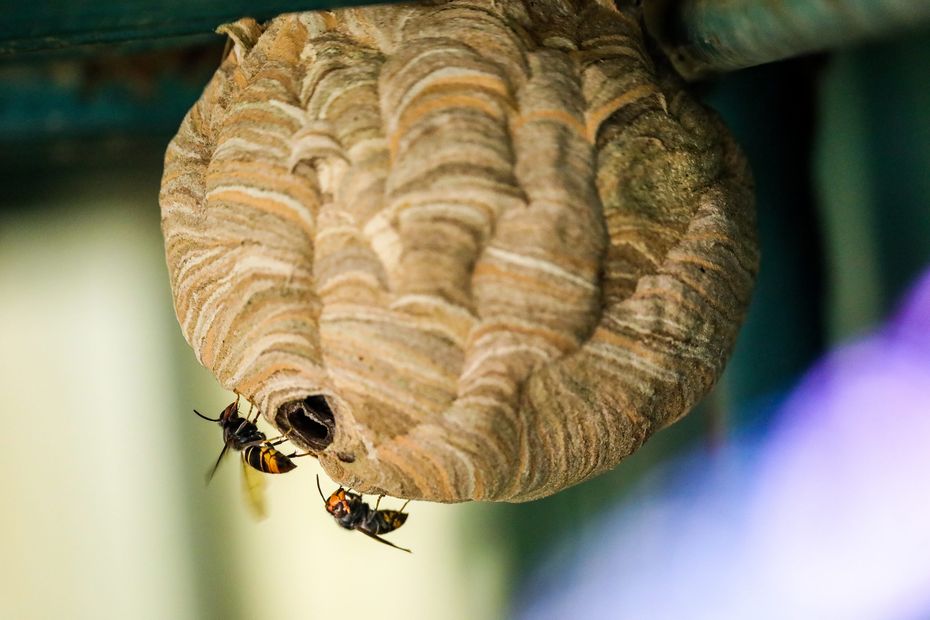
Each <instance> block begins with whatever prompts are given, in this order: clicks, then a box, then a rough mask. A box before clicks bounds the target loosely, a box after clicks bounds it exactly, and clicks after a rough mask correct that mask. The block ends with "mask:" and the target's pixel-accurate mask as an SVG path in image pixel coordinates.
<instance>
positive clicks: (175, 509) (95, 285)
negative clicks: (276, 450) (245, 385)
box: [0, 34, 930, 620]
mask: <svg viewBox="0 0 930 620" xmlns="http://www.w3.org/2000/svg"><path fill="white" fill-rule="evenodd" d="M222 46H223V41H222V40H220V39H219V38H216V39H213V38H210V39H208V40H197V41H195V42H194V44H192V45H188V46H186V47H183V48H177V47H171V48H168V49H165V50H162V51H159V50H154V51H153V50H150V49H149V50H145V51H137V50H133V49H131V48H120V49H112V48H98V49H94V50H92V51H91V52H88V53H82V54H78V55H74V54H68V55H54V56H51V57H50V56H35V55H28V56H25V57H23V56H10V57H6V58H5V59H0V85H2V88H0V188H2V189H0V394H2V396H3V407H2V413H0V420H2V425H3V428H4V429H5V436H6V437H5V439H4V441H3V443H2V450H0V462H2V465H3V467H2V470H0V471H2V473H0V481H2V489H3V490H4V491H5V492H6V498H5V502H4V505H5V509H4V510H3V513H2V518H0V548H2V549H3V550H4V553H3V557H4V559H5V560H6V561H5V562H4V563H3V567H2V568H0V618H98V619H99V618H134V619H136V618H153V619H154V618H227V619H236V618H259V617H278V616H280V617H298V618H323V617H347V616H359V615H365V616H372V617H377V618H379V620H389V619H392V618H408V619H409V618H439V617H441V618H500V617H506V616H507V614H508V605H509V600H510V598H509V597H510V595H511V593H513V592H514V591H515V589H516V588H518V587H519V586H520V583H521V580H522V579H523V577H524V576H525V575H526V574H527V572H528V571H530V570H532V569H533V567H534V566H536V565H537V564H538V563H539V562H541V561H543V560H544V558H545V557H546V553H547V551H549V550H551V549H553V548H554V546H555V545H556V544H557V543H562V544H564V543H565V542H568V543H570V542H571V541H572V540H573V539H575V538H577V537H578V536H579V535H580V531H581V529H582V528H583V526H584V524H585V523H586V522H589V521H590V520H591V519H594V518H596V517H597V516H598V515H599V514H601V513H602V512H603V511H604V510H605V509H606V508H608V507H609V506H611V505H614V504H616V503H618V502H622V501H623V498H624V494H625V493H626V492H627V491H628V490H629V489H630V487H631V485H632V484H633V483H634V482H636V481H638V480H640V479H641V478H642V477H643V475H644V474H646V473H647V472H649V471H650V469H651V468H653V467H654V466H656V465H657V464H660V463H662V462H663V461H664V460H666V459H668V458H669V457H670V456H671V455H674V454H676V453H677V452H679V451H681V450H684V449H687V448H688V447H689V446H693V445H694V444H696V443H698V442H710V443H715V442H721V441H726V438H727V435H728V434H729V433H731V432H733V430H735V429H743V428H750V427H753V426H758V425H763V424H764V423H765V413H766V411H768V407H767V405H768V404H770V403H772V402H775V401H777V399H778V397H779V394H781V393H782V391H783V390H784V389H786V388H787V387H788V386H790V385H791V383H792V381H793V380H794V379H795V378H796V377H797V376H798V374H799V373H800V372H801V371H803V369H804V368H806V367H807V366H808V365H809V364H810V362H811V361H812V360H814V359H815V358H816V357H817V356H818V355H820V354H821V353H822V352H823V351H824V350H825V348H826V347H829V346H830V345H831V344H834V343H837V342H841V341H844V340H846V339H848V338H850V337H852V336H854V335H855V334H857V333H860V332H861V331H862V330H864V329H866V328H867V327H869V326H870V325H872V324H874V322H875V321H876V320H877V319H878V318H879V317H881V316H882V315H883V314H884V313H886V312H887V311H888V310H889V309H890V307H891V303H892V302H893V300H894V299H896V298H897V297H898V296H899V295H900V294H901V293H902V292H903V291H904V290H905V288H906V286H907V284H908V283H909V282H910V281H911V279H912V278H914V277H915V276H916V275H917V274H918V273H919V271H920V270H921V268H922V267H924V266H925V265H927V264H928V263H930V243H928V240H930V209H928V206H930V88H928V84H930V36H927V34H922V35H912V36H908V37H902V38H899V39H896V40H893V41H884V42H878V43H873V44H869V45H865V46H860V47H857V48H855V49H851V50H845V51H839V52H835V53H832V54H830V55H821V56H815V57H808V58H802V59H797V60H792V61H786V62H782V63H777V64H772V65H768V66H763V67H759V68H755V69H748V70H744V71H740V72H737V73H734V74H731V75H727V76H724V77H721V78H718V79H716V80H712V81H708V82H704V83H701V84H698V85H696V90H697V92H698V93H699V94H700V95H701V96H702V97H703V98H704V99H705V100H706V101H708V102H709V103H710V104H711V105H712V106H714V107H715V108H717V109H718V110H719V111H720V113H721V114H722V115H723V116H724V117H725V119H726V120H727V122H728V124H729V125H730V126H731V128H732V129H733V131H734V133H735V134H736V135H737V138H738V139H739V141H740V143H741V144H742V145H743V146H744V148H745V150H746V152H747V154H748V155H749V157H750V160H751V162H752V164H753V169H754V172H755V175H756V180H757V189H758V209H759V224H760V233H761V240H762V252H763V262H762V270H761V273H760V278H759V283H758V288H757V291H756V294H755V297H754V301H753V305H752V309H751V312H750V316H749V318H748V320H747V323H746V326H745V328H744V330H743V332H742V335H741V338H740V341H739V344H738V347H737V351H736V353H735V355H734V358H733V361H732V363H731V365H730V367H729V369H728V371H727V373H726V375H725V377H724V379H723V380H722V381H721V382H720V384H719V385H718V387H717V388H716V389H715V391H714V392H713V393H712V394H711V395H710V396H709V397H708V399H707V400H706V401H705V403H703V404H702V406H701V407H699V409H698V410H697V411H696V412H695V413H694V414H692V415H691V416H688V417H687V418H685V420H683V421H682V422H680V423H679V424H677V425H675V426H674V427H672V428H670V429H668V430H666V431H664V432H662V433H660V434H658V435H657V436H656V437H655V438H653V439H652V440H651V441H650V443H649V444H648V445H647V446H645V447H644V448H643V449H642V450H641V451H640V452H639V453H637V454H636V455H634V456H633V457H632V458H630V459H629V460H628V461H626V462H624V463H623V464H622V465H621V466H620V467H618V468H617V469H616V470H615V471H613V472H611V473H609V474H607V475H604V476H602V477H600V478H598V479H596V480H593V481H591V482H589V483H587V484H584V485H581V486H578V487H575V488H572V489H569V490H567V491H565V492H563V493H561V494H559V495H557V496H555V497H552V498H549V499H546V500H541V501H537V502H533V503H530V504H523V505H489V504H471V505H456V506H444V505H432V504H424V503H414V504H412V505H411V506H410V507H409V512H410V514H411V517H410V520H409V521H408V523H407V525H406V526H405V527H404V528H403V529H401V530H399V531H398V532H397V533H396V534H393V535H392V540H394V541H396V542H397V543H398V544H400V545H403V546H407V547H411V548H413V550H414V553H413V554H412V555H407V554H403V553H401V552H398V551H396V550H393V549H390V548H388V547H385V546H382V545H378V544H375V543H373V542H372V541H370V540H368V539H367V538H365V537H364V536H361V535H359V534H357V533H348V532H345V531H342V530H340V529H338V528H337V527H336V525H335V524H334V523H332V519H331V518H330V517H329V516H328V515H327V514H326V513H325V512H324V510H323V507H322V502H321V500H320V498H319V497H318V495H317V492H316V489H315V486H314V474H315V473H316V471H317V469H316V466H315V464H314V463H311V462H309V459H304V460H303V461H301V462H300V468H299V469H298V470H297V471H296V472H294V474H290V475H288V476H281V477H280V478H276V479H274V480H271V481H270V484H269V490H270V492H269V504H270V512H271V515H270V517H269V518H268V519H267V520H265V521H263V522H261V523H255V522H253V521H251V519H250V518H249V514H248V511H247V509H246V507H245V506H244V503H243V502H242V500H241V498H240V497H239V484H240V481H239V480H238V478H239V476H240V472H239V471H237V469H238V465H237V464H236V463H235V462H234V459H230V462H229V463H227V464H226V466H225V467H223V468H222V469H221V470H220V473H219V474H218V475H217V477H216V479H215V480H214V482H213V483H212V484H211V485H210V486H209V487H205V486H204V478H203V474H204V472H205V471H206V470H207V469H208V468H209V467H210V465H211V464H212V462H213V460H214V459H215V457H216V455H217V453H218V451H219V449H220V445H221V444H220V431H219V429H218V428H216V426H215V425H211V424H208V423H206V422H203V421H202V420H200V419H198V418H196V417H195V416H194V415H193V414H192V413H191V409H192V408H193V407H197V408H198V409H199V410H201V411H204V412H210V413H212V414H213V415H215V414H216V412H219V411H220V410H221V409H222V408H223V407H224V406H225V405H226V404H228V402H229V401H230V400H231V395H230V394H228V393H225V392H224V391H222V390H220V389H219V388H218V387H217V385H216V383H215V381H214V380H213V378H212V377H211V376H210V374H209V373H208V372H207V371H205V370H204V369H202V368H201V367H200V366H199V365H198V364H197V363H196V361H195V360H194V357H193V355H192V353H191V351H190V349H189V348H188V346H187V344H186V343H185V342H184V341H183V339H182V337H181V335H180V331H179V329H178V327H177V324H176V321H175V318H174V314H173V309H172V303H171V295H170V291H169V289H168V278H167V272H166V268H165V265H164V255H163V249H162V245H161V237H160V229H159V212H158V203H157V194H158V187H159V177H160V174H161V157H162V153H163V151H164V148H165V146H166V144H167V141H168V140H169V139H170V137H171V135H172V133H173V132H174V130H175V129H176V128H177V126H178V124H179V123H180V120H181V117H182V116H183V114H184V112H185V111H186V110H187V108H188V107H189V106H190V105H191V104H192V103H193V101H194V100H195V99H196V97H197V96H198V95H199V93H200V90H201V89H202V87H203V85H204V84H205V82H206V80H207V78H208V76H209V75H210V73H211V72H212V71H213V70H214V69H215V67H216V65H217V63H218V60H219V57H220V53H221V50H222ZM330 488H331V486H330V485H325V486H324V490H329V489H330ZM386 501H389V500H386Z"/></svg>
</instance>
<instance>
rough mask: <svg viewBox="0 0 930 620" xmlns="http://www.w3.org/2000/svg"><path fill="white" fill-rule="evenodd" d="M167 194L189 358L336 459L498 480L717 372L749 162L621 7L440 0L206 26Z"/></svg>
mask: <svg viewBox="0 0 930 620" xmlns="http://www.w3.org/2000/svg"><path fill="white" fill-rule="evenodd" d="M224 31H225V32H226V33H227V34H228V35H229V36H230V38H231V41H232V42H233V45H232V47H231V50H230V52H229V54H228V56H227V57H226V58H225V60H224V62H223V64H222V66H221V67H220V69H219V70H218V72H217V73H216V75H215V77H214V78H213V80H212V81H211V83H210V84H209V85H208V87H207V88H206V90H205V92H204V94H203V97H202V98H201V99H200V100H199V101H198V102H197V104H196V105H195V106H194V108H193V109H192V110H191V111H190V113H189V114H188V115H187V117H186V118H185V120H184V123H183V125H182V126H181V128H180V131H179V132H178V135H177V136H176V137H175V139H174V140H173V141H172V143H171V145H170V146H169V148H168V152H167V155H166V160H165V173H164V178H163V183H162V193H161V207H162V221H163V230H164V235H165V246H166V251H167V259H168V266H169V272H170V277H171V285H172V289H173V292H174V296H175V308H176V311H177V316H178V320H179V322H180V324H181V328H182V330H183V332H184V335H185V337H186V338H187V340H188V342H190V344H191V346H192V347H193V349H194V351H195V353H196V355H197V357H198V359H199V360H200V361H201V362H202V363H203V364H204V365H205V366H206V367H207V368H209V369H210V370H212V371H213V373H214V374H215V375H216V377H217V379H218V380H219V381H220V383H221V384H222V385H224V386H225V387H227V388H229V389H231V390H235V391H236V392H238V393H240V394H242V395H243V396H245V397H247V398H249V399H250V400H252V401H253V402H255V403H256V405H258V406H259V407H260V409H261V411H262V412H263V414H264V415H265V417H266V418H267V419H268V420H269V421H271V422H272V423H274V424H275V425H277V426H278V428H280V429H281V430H282V431H284V432H286V433H287V434H288V435H289V436H290V437H291V439H292V440H293V441H294V442H295V443H296V444H298V445H300V446H302V447H304V448H307V449H310V450H312V451H314V452H315V453H316V454H317V455H318V456H319V459H320V461H321V463H322V464H323V467H324V468H325V469H326V470H327V472H328V473H329V474H330V475H331V476H332V477H333V478H334V479H336V480H337V481H339V482H341V483H343V484H346V485H348V486H351V487H353V488H355V489H357V490H360V491H363V492H378V493H385V494H389V495H394V496H399V497H407V498H419V499H429V500H436V501H463V500H468V499H496V500H510V501H519V500H527V499H532V498H536V497H541V496H544V495H548V494H551V493H554V492H556V491H558V490H560V489H563V488H565V487H566V486H569V485H571V484H574V483H577V482H579V481H582V480H584V479H586V478H589V477H591V476H594V475H596V474H598V473H600V472H603V471H605V470H607V469H609V468H611V467H613V466H614V465H616V463H618V462H619V461H620V460H621V459H622V458H623V457H625V456H627V455H629V454H630V453H631V452H633V451H634V450H636V449H637V448H638V447H639V446H640V445H641V444H642V443H643V442H644V441H645V440H646V438H648V437H649V436H650V435H651V434H652V433H653V432H654V431H655V430H657V429H659V428H661V427H663V426H666V425H668V424H670V423H671V422H674V421H675V420H676V419H678V418H680V417H681V416H683V415H684V414H685V413H687V412H688V411H689V410H690V409H691V408H692V407H693V406H694V404H695V403H696V402H697V401H698V399H699V398H700V397H701V396H702V395H703V394H705V393H706V391H707V390H708V389H709V388H710V386H711V385H712V384H713V382H714V381H715V380H716V379H717V377H718V376H719V374H720V373H721V372H722V369H723V366H724V363H725V360H726V357H727V355H728V353H729V351H730V349H731V347H732V344H733V341H734V339H735V336H736V332H737V329H738V326H739V324H740V321H741V319H742V317H743V314H744V311H745V308H746V306H747V304H748V301H749V297H750V291H751V287H752V282H753V278H754V275H755V272H756V269H757V252H756V247H755V232H754V218H753V210H752V193H751V188H750V181H749V173H748V170H747V168H746V165H745V162H744V160H743V158H742V157H741V155H740V154H739V152H738V149H737V148H736V147H735V145H734V144H733V142H732V140H731V139H730V137H729V135H728V134H727V132H726V130H725V128H724V127H723V126H722V125H721V124H720V123H719V121H718V120H717V119H716V118H715V117H714V116H713V114H712V113H710V112H708V111H707V110H705V109H704V108H702V107H701V106H700V105H699V104H698V103H696V102H695V100H694V99H693V98H692V97H691V96H690V95H688V94H687V93H686V92H685V91H684V90H683V88H682V86H681V84H680V82H679V81H678V80H677V79H676V77H675V76H674V75H672V73H671V71H670V70H669V69H667V68H666V65H665V64H664V63H662V62H661V61H660V60H656V59H655V58H654V57H653V56H652V54H651V49H650V47H649V45H648V44H647V43H645V42H644V38H643V35H642V32H641V29H640V21H639V17H638V14H637V12H636V10H635V9H634V8H632V7H631V8H630V9H629V10H618V9H617V8H615V7H614V6H613V4H612V3H610V2H607V1H603V2H595V1H582V0H579V1H577V2H568V1H555V0H536V1H526V2H518V1H508V2H493V1H488V0H471V1H468V2H464V1H458V0H453V1H450V2H433V3H429V4H417V5H409V4H408V5H397V6H380V7H369V8H362V9H354V10H341V11H335V12H324V13H300V14H290V15H283V16H280V17H278V18H276V19H274V20H272V21H271V22H270V23H268V24H266V25H264V26H262V25H259V24H256V23H255V22H254V21H251V20H242V21H240V22H237V23H235V24H231V25H229V26H226V27H224Z"/></svg>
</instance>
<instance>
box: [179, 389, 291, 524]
mask: <svg viewBox="0 0 930 620" xmlns="http://www.w3.org/2000/svg"><path fill="white" fill-rule="evenodd" d="M194 413H196V414H197V415H198V416H200V417H201V418H203V419H204V420H208V421H210V422H217V423H219V425H220V428H222V429H223V449H222V450H221V451H220V456H219V458H217V459H216V463H215V464H214V465H213V469H211V470H210V472H209V473H208V474H207V482H210V480H212V479H213V475H214V474H215V473H216V470H217V469H218V468H219V466H220V463H222V462H223V457H224V456H226V453H227V452H228V451H229V449H230V448H232V449H233V450H235V451H237V452H240V453H241V454H242V471H243V483H244V485H245V489H244V490H245V494H246V497H247V498H248V500H249V505H250V507H251V508H252V510H253V511H254V512H255V514H256V516H258V517H263V516H264V514H265V509H264V497H263V491H264V479H263V478H262V477H261V476H259V475H257V474H256V473H255V472H262V473H266V474H283V473H285V472H289V471H291V470H292V469H294V468H295V467H297V465H295V464H294V462H293V461H291V459H290V457H288V456H286V455H284V454H283V453H281V452H280V451H278V449H277V448H275V446H276V445H278V444H280V443H283V442H284V441H285V438H284V437H280V438H276V439H273V440H269V439H268V438H267V437H266V436H265V433H263V432H262V431H260V430H258V427H257V426H256V425H255V421H254V420H249V419H248V418H243V417H242V416H240V415H239V400H238V399H237V400H236V401H234V402H232V403H230V404H229V406H227V407H226V408H225V409H223V412H222V413H221V414H220V416H219V417H218V418H208V417H207V416H205V415H203V414H202V413H200V412H199V411H197V410H196V409H194ZM257 419H258V414H256V416H255V420H257ZM292 456H293V455H292Z"/></svg>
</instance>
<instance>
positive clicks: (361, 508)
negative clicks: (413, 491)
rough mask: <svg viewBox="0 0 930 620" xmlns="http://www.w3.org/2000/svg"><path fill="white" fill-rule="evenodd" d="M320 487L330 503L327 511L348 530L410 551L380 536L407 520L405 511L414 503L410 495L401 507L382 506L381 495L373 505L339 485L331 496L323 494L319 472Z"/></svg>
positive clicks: (317, 483)
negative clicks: (385, 508)
mask: <svg viewBox="0 0 930 620" xmlns="http://www.w3.org/2000/svg"><path fill="white" fill-rule="evenodd" d="M316 488H317V490H318V491H319V492H320V497H321V498H322V499H323V502H324V504H325V506H326V512H328V513H329V514H331V515H332V516H333V518H334V519H335V520H336V523H338V524H339V525H341V526H342V527H344V528H346V529H347V530H358V531H359V532H361V533H362V534H364V535H365V536H368V537H370V538H374V539H375V540H377V541H378V542H380V543H384V544H385V545H389V546H391V547H394V548H395V549H400V550H401V551H406V552H407V553H410V549H405V548H403V547H398V546H397V545H395V544H394V543H392V542H388V541H387V540H384V539H383V538H381V537H380V536H379V534H387V533H388V532H393V531H394V530H396V529H397V528H399V527H400V526H401V525H403V524H404V522H406V521H407V514H406V513H405V512H404V508H406V507H407V504H409V503H410V500H409V499H408V500H407V501H406V502H404V505H403V506H401V507H400V510H379V509H378V507H379V506H380V505H381V497H378V501H377V502H376V503H375V507H374V508H372V507H371V506H369V505H368V504H367V503H365V502H364V501H362V496H361V495H359V494H357V493H352V492H351V491H346V490H345V489H344V488H343V487H339V488H338V489H336V490H335V491H333V492H332V493H331V494H330V496H329V498H328V499H327V498H326V497H325V496H324V495H323V489H322V488H320V477H319V476H317V477H316Z"/></svg>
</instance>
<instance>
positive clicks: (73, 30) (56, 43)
mask: <svg viewBox="0 0 930 620" xmlns="http://www.w3.org/2000/svg"><path fill="white" fill-rule="evenodd" d="M378 1H379V0H364V1H361V0H264V1H262V2H244V1H243V0H196V1H194V2H191V1H188V0H120V1H119V2H89V1H88V0H32V1H30V2H16V1H14V0H4V2H3V3H2V9H0V14H2V15H3V19H2V20H0V56H2V55H9V54H16V53H24V52H40V51H49V50H56V49H63V48H71V47H74V46H80V45H98V44H112V43H124V42H133V43H135V44H136V45H137V46H140V45H143V44H144V43H145V42H148V43H149V44H150V45H157V46H160V45H163V43H162V41H163V40H165V39H175V38H180V37H186V36H189V35H202V34H209V33H212V32H213V31H214V30H215V29H216V26H217V24H222V23H224V22H230V21H232V20H234V19H239V18H240V17H244V16H250V17H253V18H255V19H259V20H266V19H271V18H272V17H274V16H275V15H280V14H281V13H285V12H288V11H309V10H312V9H327V8H332V7H337V6H351V5H353V4H375V3H377V2H378Z"/></svg>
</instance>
